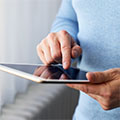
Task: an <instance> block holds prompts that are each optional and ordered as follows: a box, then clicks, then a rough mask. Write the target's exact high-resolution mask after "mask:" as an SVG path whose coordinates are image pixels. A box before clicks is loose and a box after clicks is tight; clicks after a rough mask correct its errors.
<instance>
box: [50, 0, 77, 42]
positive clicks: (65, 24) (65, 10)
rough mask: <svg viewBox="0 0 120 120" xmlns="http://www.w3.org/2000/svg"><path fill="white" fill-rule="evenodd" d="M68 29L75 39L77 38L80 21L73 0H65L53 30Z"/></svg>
mask: <svg viewBox="0 0 120 120" xmlns="http://www.w3.org/2000/svg"><path fill="white" fill-rule="evenodd" d="M61 30H65V31H67V32H68V33H69V34H70V35H71V36H72V37H73V38H74V40H77V33H78V22H77V16H76V13H75V11H74V8H73V6H72V0H63V1H62V4H61V7H60V9H59V12H58V14H57V16H56V20H55V21H54V23H53V25H52V29H51V32H59V31H61Z"/></svg>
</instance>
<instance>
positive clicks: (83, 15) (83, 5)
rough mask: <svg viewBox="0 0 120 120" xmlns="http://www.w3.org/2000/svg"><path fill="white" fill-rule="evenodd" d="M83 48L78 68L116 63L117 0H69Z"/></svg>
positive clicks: (119, 41) (119, 45) (119, 60)
mask: <svg viewBox="0 0 120 120" xmlns="http://www.w3.org/2000/svg"><path fill="white" fill-rule="evenodd" d="M72 4H73V8H74V10H75V12H76V14H77V19H78V23H79V33H78V39H79V41H80V45H81V47H82V49H83V55H82V59H81V63H80V68H82V69H84V70H86V71H96V70H97V71H100V70H105V69H109V68H114V67H120V0H72Z"/></svg>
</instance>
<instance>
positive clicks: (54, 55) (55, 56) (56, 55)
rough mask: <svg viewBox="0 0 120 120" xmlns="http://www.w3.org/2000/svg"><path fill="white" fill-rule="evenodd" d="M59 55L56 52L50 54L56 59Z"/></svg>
mask: <svg viewBox="0 0 120 120" xmlns="http://www.w3.org/2000/svg"><path fill="white" fill-rule="evenodd" d="M59 57H60V55H59V54H58V53H54V54H52V58H53V59H57V58H59Z"/></svg>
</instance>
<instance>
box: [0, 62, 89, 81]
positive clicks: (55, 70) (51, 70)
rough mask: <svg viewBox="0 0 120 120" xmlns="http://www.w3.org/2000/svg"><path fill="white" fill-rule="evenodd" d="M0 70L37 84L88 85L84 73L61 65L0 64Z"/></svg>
mask: <svg viewBox="0 0 120 120" xmlns="http://www.w3.org/2000/svg"><path fill="white" fill-rule="evenodd" d="M0 70H1V71H4V72H7V73H10V74H13V75H16V76H19V77H22V78H25V79H28V80H32V81H34V82H38V83H89V80H87V79H86V77H85V74H86V72H85V71H81V70H80V69H77V68H72V67H70V68H69V69H67V70H64V69H63V67H62V66H61V65H50V66H45V65H43V64H0Z"/></svg>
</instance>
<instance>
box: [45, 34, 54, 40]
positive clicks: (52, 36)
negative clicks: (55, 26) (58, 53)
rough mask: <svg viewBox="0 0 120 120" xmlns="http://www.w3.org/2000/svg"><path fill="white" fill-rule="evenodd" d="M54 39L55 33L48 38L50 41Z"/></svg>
mask: <svg viewBox="0 0 120 120" xmlns="http://www.w3.org/2000/svg"><path fill="white" fill-rule="evenodd" d="M54 37H55V33H50V34H49V35H48V36H47V38H48V39H54Z"/></svg>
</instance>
